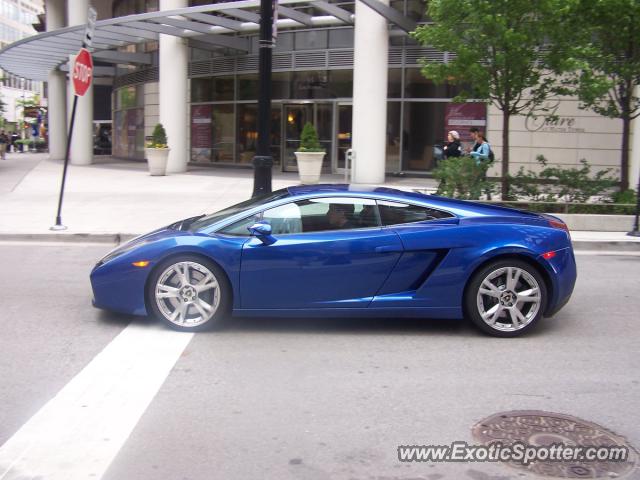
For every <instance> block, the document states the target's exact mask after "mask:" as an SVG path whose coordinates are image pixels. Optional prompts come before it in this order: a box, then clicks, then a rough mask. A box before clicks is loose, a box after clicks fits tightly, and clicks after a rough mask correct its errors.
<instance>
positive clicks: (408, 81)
mask: <svg viewBox="0 0 640 480" xmlns="http://www.w3.org/2000/svg"><path fill="white" fill-rule="evenodd" d="M458 93H460V88H459V87H458V86H456V85H448V84H440V85H436V84H435V83H433V81H431V80H428V79H427V78H425V76H424V75H422V73H421V72H420V69H419V68H407V69H406V71H405V93H404V96H405V98H453V97H455V96H456V95H458Z"/></svg>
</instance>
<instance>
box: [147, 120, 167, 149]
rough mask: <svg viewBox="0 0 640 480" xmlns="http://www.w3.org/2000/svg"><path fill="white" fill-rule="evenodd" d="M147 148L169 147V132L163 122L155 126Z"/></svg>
mask: <svg viewBox="0 0 640 480" xmlns="http://www.w3.org/2000/svg"><path fill="white" fill-rule="evenodd" d="M147 148H167V132H166V131H165V130H164V127H163V126H162V124H161V123H158V124H157V125H156V126H155V127H154V129H153V133H152V134H151V141H150V142H148V143H147Z"/></svg>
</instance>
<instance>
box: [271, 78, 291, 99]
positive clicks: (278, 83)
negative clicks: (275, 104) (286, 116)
mask: <svg viewBox="0 0 640 480" xmlns="http://www.w3.org/2000/svg"><path fill="white" fill-rule="evenodd" d="M291 76H292V73H291V72H277V73H272V74H271V97H272V98H273V99H274V100H287V99H289V98H291Z"/></svg>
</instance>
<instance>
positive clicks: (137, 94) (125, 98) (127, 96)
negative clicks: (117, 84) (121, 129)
mask: <svg viewBox="0 0 640 480" xmlns="http://www.w3.org/2000/svg"><path fill="white" fill-rule="evenodd" d="M143 88H144V87H143V86H142V85H131V86H129V87H122V88H120V89H118V90H117V91H116V110H122V109H124V108H134V107H142V106H143V105H144V90H143Z"/></svg>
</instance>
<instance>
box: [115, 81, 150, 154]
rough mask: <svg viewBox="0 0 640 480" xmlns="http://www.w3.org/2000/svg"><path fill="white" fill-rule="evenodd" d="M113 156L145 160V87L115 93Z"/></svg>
mask: <svg viewBox="0 0 640 480" xmlns="http://www.w3.org/2000/svg"><path fill="white" fill-rule="evenodd" d="M114 107H115V108H114V110H115V111H114V114H113V120H114V123H113V155H114V156H116V157H123V158H134V159H139V160H142V159H144V86H143V85H131V86H127V87H122V88H119V89H118V90H116V91H115V92H114Z"/></svg>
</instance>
